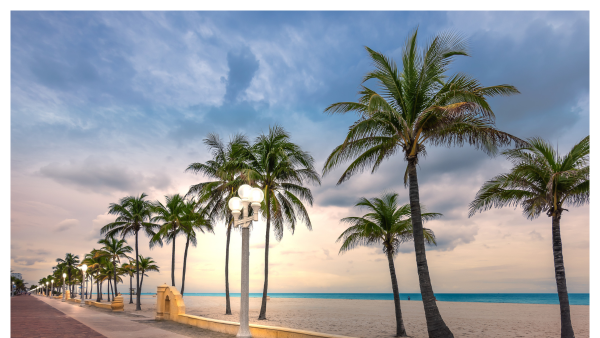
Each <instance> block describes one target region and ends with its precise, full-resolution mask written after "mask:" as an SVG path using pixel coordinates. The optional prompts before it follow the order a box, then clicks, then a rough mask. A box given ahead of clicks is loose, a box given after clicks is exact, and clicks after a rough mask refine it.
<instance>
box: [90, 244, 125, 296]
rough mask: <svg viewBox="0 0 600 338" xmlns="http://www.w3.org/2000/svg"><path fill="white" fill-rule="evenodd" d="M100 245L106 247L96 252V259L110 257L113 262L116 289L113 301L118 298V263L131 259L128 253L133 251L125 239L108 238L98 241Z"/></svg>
mask: <svg viewBox="0 0 600 338" xmlns="http://www.w3.org/2000/svg"><path fill="white" fill-rule="evenodd" d="M98 244H102V245H104V246H103V247H102V248H100V250H98V251H96V257H108V258H109V259H110V260H111V261H112V266H113V278H114V282H115V287H114V291H113V299H114V297H116V296H117V294H118V290H117V263H120V262H121V258H127V259H129V256H127V254H128V253H130V252H131V251H133V249H132V248H131V247H130V246H129V245H127V242H126V241H125V240H124V239H115V238H114V237H106V238H103V239H101V240H99V241H98Z"/></svg>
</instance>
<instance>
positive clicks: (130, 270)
mask: <svg viewBox="0 0 600 338" xmlns="http://www.w3.org/2000/svg"><path fill="white" fill-rule="evenodd" d="M121 268H122V269H123V271H125V273H127V274H128V275H129V304H133V292H131V289H132V288H133V282H132V280H133V274H134V273H135V264H133V262H132V261H129V263H123V265H121Z"/></svg>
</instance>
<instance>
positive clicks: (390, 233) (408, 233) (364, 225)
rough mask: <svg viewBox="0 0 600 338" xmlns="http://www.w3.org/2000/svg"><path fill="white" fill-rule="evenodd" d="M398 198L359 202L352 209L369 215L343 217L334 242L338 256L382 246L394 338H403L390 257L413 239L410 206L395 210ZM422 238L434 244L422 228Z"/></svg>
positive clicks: (426, 215)
mask: <svg viewBox="0 0 600 338" xmlns="http://www.w3.org/2000/svg"><path fill="white" fill-rule="evenodd" d="M397 200H398V194H396V193H387V194H384V195H383V196H381V197H378V198H372V199H367V198H364V197H363V198H361V199H360V200H359V201H358V203H356V204H355V206H356V207H361V208H364V209H367V211H369V212H368V213H367V214H365V215H363V216H361V217H346V218H343V219H342V222H344V223H347V224H349V225H350V227H349V228H348V229H346V230H345V231H344V232H343V233H342V234H341V235H340V237H338V239H337V242H339V241H342V242H343V243H342V247H341V248H340V252H339V253H340V254H342V253H345V252H347V251H350V250H352V249H354V248H356V247H358V246H372V245H382V246H383V253H385V254H386V256H387V259H388V265H389V269H390V276H391V278H392V291H393V292H394V306H395V310H396V336H398V337H406V336H407V335H406V330H405V328H404V322H403V321H402V311H401V310H400V294H399V292H398V281H397V279H396V269H395V267H394V256H395V255H396V254H398V248H399V247H400V244H402V243H404V242H407V241H411V240H412V239H413V231H412V222H411V219H410V215H411V214H410V204H404V205H402V206H401V207H398V203H397ZM440 216H442V214H439V213H422V214H421V217H422V219H423V221H426V220H430V219H435V218H438V217H440ZM423 237H424V238H425V241H427V243H429V244H435V236H434V234H433V231H431V230H430V229H426V228H423Z"/></svg>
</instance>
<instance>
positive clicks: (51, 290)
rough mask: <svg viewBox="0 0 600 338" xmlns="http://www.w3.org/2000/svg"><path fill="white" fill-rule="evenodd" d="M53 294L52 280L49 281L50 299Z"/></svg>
mask: <svg viewBox="0 0 600 338" xmlns="http://www.w3.org/2000/svg"><path fill="white" fill-rule="evenodd" d="M53 293H54V279H51V280H50V298H52V294H53Z"/></svg>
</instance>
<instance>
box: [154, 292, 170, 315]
mask: <svg viewBox="0 0 600 338" xmlns="http://www.w3.org/2000/svg"><path fill="white" fill-rule="evenodd" d="M167 287H168V285H167V283H164V284H163V285H159V286H157V287H156V317H155V318H154V319H155V320H163V319H165V290H167Z"/></svg>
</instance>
